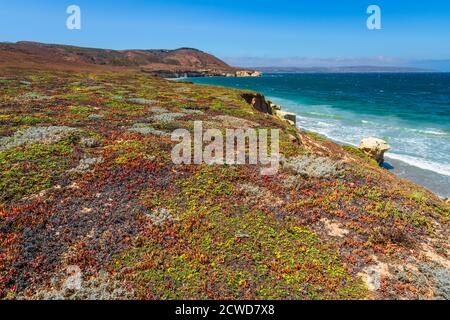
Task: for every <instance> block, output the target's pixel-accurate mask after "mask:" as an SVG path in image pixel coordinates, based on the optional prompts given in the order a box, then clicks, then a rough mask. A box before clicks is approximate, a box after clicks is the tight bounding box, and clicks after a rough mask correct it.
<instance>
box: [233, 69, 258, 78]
mask: <svg viewBox="0 0 450 320" xmlns="http://www.w3.org/2000/svg"><path fill="white" fill-rule="evenodd" d="M260 76H261V72H259V71H254V70H238V71H236V77H260Z"/></svg>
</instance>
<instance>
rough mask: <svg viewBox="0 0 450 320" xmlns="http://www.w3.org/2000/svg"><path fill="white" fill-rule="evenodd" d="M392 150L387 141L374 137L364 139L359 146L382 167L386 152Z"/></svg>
mask: <svg viewBox="0 0 450 320" xmlns="http://www.w3.org/2000/svg"><path fill="white" fill-rule="evenodd" d="M390 148H391V147H390V146H389V144H388V143H387V142H386V141H384V140H381V139H378V138H373V137H370V138H367V139H363V140H361V143H360V144H359V149H360V150H362V151H363V152H364V153H365V154H367V155H368V156H370V157H372V158H373V159H375V160H376V161H377V162H378V164H380V165H381V164H382V163H383V162H384V154H385V152H386V151H388V150H389V149H390Z"/></svg>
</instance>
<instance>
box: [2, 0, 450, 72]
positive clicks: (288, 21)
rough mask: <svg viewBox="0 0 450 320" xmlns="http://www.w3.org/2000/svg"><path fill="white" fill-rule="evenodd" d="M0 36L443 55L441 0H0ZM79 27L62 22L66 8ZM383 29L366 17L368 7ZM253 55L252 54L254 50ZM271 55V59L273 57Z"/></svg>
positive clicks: (309, 54)
mask: <svg viewBox="0 0 450 320" xmlns="http://www.w3.org/2000/svg"><path fill="white" fill-rule="evenodd" d="M0 4H1V5H0V41H19V40H31V41H39V42H46V43H64V44H73V45H80V46H87V47H98V48H112V49H130V48H136V49H149V48H167V49H173V48H177V47H195V48H198V49H201V50H204V51H207V52H210V53H212V54H215V55H217V56H219V57H221V58H226V59H227V61H234V62H236V63H239V61H240V62H242V61H248V60H249V58H250V60H251V59H253V61H254V62H255V63H256V62H257V61H260V62H261V63H262V64H264V61H266V63H268V61H272V62H273V63H276V61H281V60H280V59H284V60H283V61H285V62H286V61H289V59H294V60H295V59H297V60H298V59H299V58H302V59H306V60H307V61H309V60H308V59H312V61H327V59H335V60H339V59H344V60H345V59H350V60H351V59H353V60H355V61H356V60H358V61H359V60H361V61H362V62H363V61H364V59H366V60H367V61H372V60H374V59H375V60H376V59H378V60H381V61H391V60H393V61H396V60H402V59H405V60H421V59H450V1H448V0H420V1H418V0H409V1H405V0H369V1H366V0H341V1H339V0H317V1H314V0H295V1H292V0H291V1H287V0H271V1H267V0H258V1H255V0H148V1H137V0H128V1H126V0H123V1H116V0H109V1H106V0H101V1H92V0H90V1H89V0H71V1H49V0H40V1H28V0H26V1H21V0H8V1H6V0H0ZM71 4H75V5H78V6H80V8H81V13H82V29H81V30H79V31H78V30H68V29H67V28H66V24H65V23H66V19H67V17H68V15H67V14H66V8H67V7H68V6H69V5H71ZM371 4H376V5H378V6H380V7H381V10H382V30H372V31H370V30H368V29H367V27H366V20H367V17H368V15H367V13H366V10H367V7H368V6H369V5H371ZM258 59H259V60H258ZM277 59H278V60H277Z"/></svg>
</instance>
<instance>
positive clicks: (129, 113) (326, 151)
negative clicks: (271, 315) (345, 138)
mask: <svg viewBox="0 0 450 320" xmlns="http://www.w3.org/2000/svg"><path fill="white" fill-rule="evenodd" d="M0 83H1V86H0V111H1V113H0V169H1V170H0V231H1V232H0V248H1V250H0V298H2V299H429V298H435V299H449V298H450V293H449V291H448V288H449V283H450V281H449V279H450V276H449V270H450V260H449V256H448V252H449V250H448V249H449V247H448V245H449V244H448V239H449V236H450V235H449V230H450V228H449V215H450V208H449V206H448V205H447V204H445V203H444V202H443V201H442V200H440V199H438V198H437V197H436V196H434V195H433V194H432V193H431V192H428V191H427V190H425V189H424V188H422V187H420V186H417V185H415V184H413V183H410V182H408V181H405V180H401V179H399V178H397V177H396V176H395V175H393V174H391V173H389V172H388V171H386V170H384V169H382V168H380V167H379V165H378V163H377V162H376V161H374V160H373V159H371V158H370V157H368V156H367V155H366V154H364V153H363V152H361V151H360V150H358V149H356V148H352V147H343V146H340V145H337V144H335V143H333V142H331V141H329V140H327V139H325V138H323V137H321V136H318V135H316V134H312V133H310V132H305V131H301V130H299V129H297V128H296V127H295V125H293V124H292V123H291V122H289V121H288V120H289V119H288V118H286V115H283V114H282V113H280V111H282V110H281V108H280V107H279V106H276V105H275V104H273V103H271V102H270V101H268V100H267V99H266V98H265V97H264V96H263V95H261V94H259V93H256V92H250V91H242V90H235V89H227V88H223V87H214V86H201V85H194V84H191V83H187V82H177V81H168V80H165V79H162V78H158V77H153V76H151V75H149V74H146V73H142V72H140V70H135V69H130V70H126V72H125V71H122V72H119V71H118V70H117V69H115V70H114V72H111V71H110V70H97V69H96V70H91V71H89V72H86V71H85V70H83V71H79V72H74V70H72V69H71V70H55V69H49V70H45V65H41V66H40V68H32V69H27V68H11V67H8V68H0ZM194 121H203V123H204V124H205V126H208V128H215V129H218V130H219V131H223V130H226V129H227V128H238V129H245V128H255V129H264V128H276V129H279V130H280V153H281V156H282V157H281V159H280V170H279V172H278V174H277V175H275V176H263V175H261V173H260V172H261V171H260V169H261V165H238V166H231V165H230V166H223V165H206V164H203V165H193V164H192V165H176V164H174V163H173V161H172V159H171V151H172V149H173V147H174V145H175V143H174V142H173V141H172V140H171V133H172V132H173V131H174V130H176V129H186V130H187V131H188V132H192V130H193V129H192V128H193V123H194Z"/></svg>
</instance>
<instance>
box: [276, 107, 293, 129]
mask: <svg viewBox="0 0 450 320" xmlns="http://www.w3.org/2000/svg"><path fill="white" fill-rule="evenodd" d="M275 114H276V115H277V116H278V117H279V118H281V119H283V120H286V121H287V122H289V123H290V124H291V125H294V126H295V125H296V123H297V115H296V114H295V113H292V112H286V111H281V110H275Z"/></svg>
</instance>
